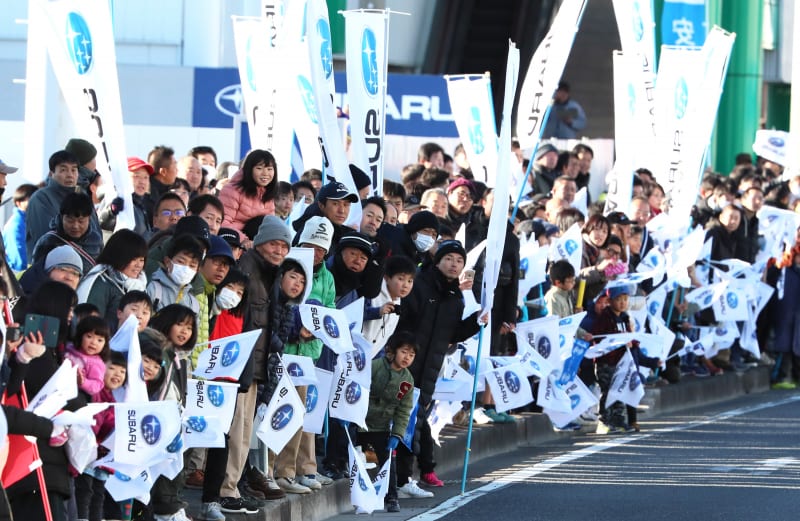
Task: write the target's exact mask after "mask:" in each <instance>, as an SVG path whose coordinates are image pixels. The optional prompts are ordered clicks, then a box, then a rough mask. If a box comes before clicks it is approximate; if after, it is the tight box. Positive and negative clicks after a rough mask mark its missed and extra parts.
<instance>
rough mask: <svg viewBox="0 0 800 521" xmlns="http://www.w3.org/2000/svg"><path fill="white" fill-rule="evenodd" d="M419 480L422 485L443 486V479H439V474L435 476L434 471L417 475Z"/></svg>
mask: <svg viewBox="0 0 800 521" xmlns="http://www.w3.org/2000/svg"><path fill="white" fill-rule="evenodd" d="M419 480H420V481H421V482H422V484H423V485H428V486H429V487H443V486H444V481H442V480H441V479H439V476H437V475H436V473H435V472H426V473H425V474H423V475H422V476H420V477H419Z"/></svg>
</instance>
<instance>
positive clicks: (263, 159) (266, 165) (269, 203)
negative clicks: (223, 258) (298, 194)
mask: <svg viewBox="0 0 800 521" xmlns="http://www.w3.org/2000/svg"><path fill="white" fill-rule="evenodd" d="M277 188H278V166H277V165H276V164H275V158H274V157H273V156H272V154H271V153H269V152H268V151H266V150H259V149H253V150H251V151H250V152H248V154H247V156H246V157H245V158H244V161H243V162H242V168H241V170H239V171H238V172H236V174H234V176H233V177H232V178H231V182H229V183H228V184H226V185H225V186H224V187H223V188H222V191H221V192H220V193H219V199H220V201H222V204H223V205H224V206H225V219H224V220H223V221H222V226H223V227H226V228H233V229H235V230H237V231H238V232H239V236H240V238H241V240H242V247H243V248H247V249H249V248H251V247H252V246H253V243H252V241H250V240H249V239H248V238H247V236H246V235H245V234H244V233H243V232H242V229H243V228H244V225H245V224H246V223H247V221H249V220H250V219H253V218H255V217H261V216H263V215H275V201H274V199H275V193H276V192H277Z"/></svg>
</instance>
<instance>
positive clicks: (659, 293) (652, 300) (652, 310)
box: [647, 286, 667, 318]
mask: <svg viewBox="0 0 800 521" xmlns="http://www.w3.org/2000/svg"><path fill="white" fill-rule="evenodd" d="M665 300H667V289H666V288H665V287H664V286H659V287H658V288H656V289H654V290H653V291H652V292H650V294H649V295H647V314H648V315H649V316H650V317H658V318H661V317H662V315H663V313H664V301H665Z"/></svg>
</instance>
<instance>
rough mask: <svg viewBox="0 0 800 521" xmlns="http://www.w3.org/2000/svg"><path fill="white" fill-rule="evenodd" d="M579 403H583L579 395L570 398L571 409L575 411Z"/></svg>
mask: <svg viewBox="0 0 800 521" xmlns="http://www.w3.org/2000/svg"><path fill="white" fill-rule="evenodd" d="M579 403H581V396H580V395H579V394H573V395H572V396H570V397H569V406H570V407H571V408H573V409H574V408H575V407H577V406H578V404H579Z"/></svg>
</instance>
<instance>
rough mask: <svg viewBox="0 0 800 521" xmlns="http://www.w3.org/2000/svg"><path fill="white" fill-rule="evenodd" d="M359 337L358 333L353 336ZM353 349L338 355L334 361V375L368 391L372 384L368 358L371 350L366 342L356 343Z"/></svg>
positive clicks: (370, 362) (370, 364) (370, 366)
mask: <svg viewBox="0 0 800 521" xmlns="http://www.w3.org/2000/svg"><path fill="white" fill-rule="evenodd" d="M356 335H357V336H361V334H360V333H356V334H355V335H353V337H354V338H355V336H356ZM353 348H354V349H352V350H350V351H347V352H346V353H343V354H341V355H339V357H338V359H337V360H336V370H335V371H334V375H338V377H339V378H344V379H346V380H353V381H355V382H358V383H359V384H361V386H362V387H366V388H367V389H369V388H370V387H371V384H372V360H371V359H370V358H369V355H370V354H371V348H370V346H369V344H367V343H366V341H363V342H356V343H354V344H353Z"/></svg>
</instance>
